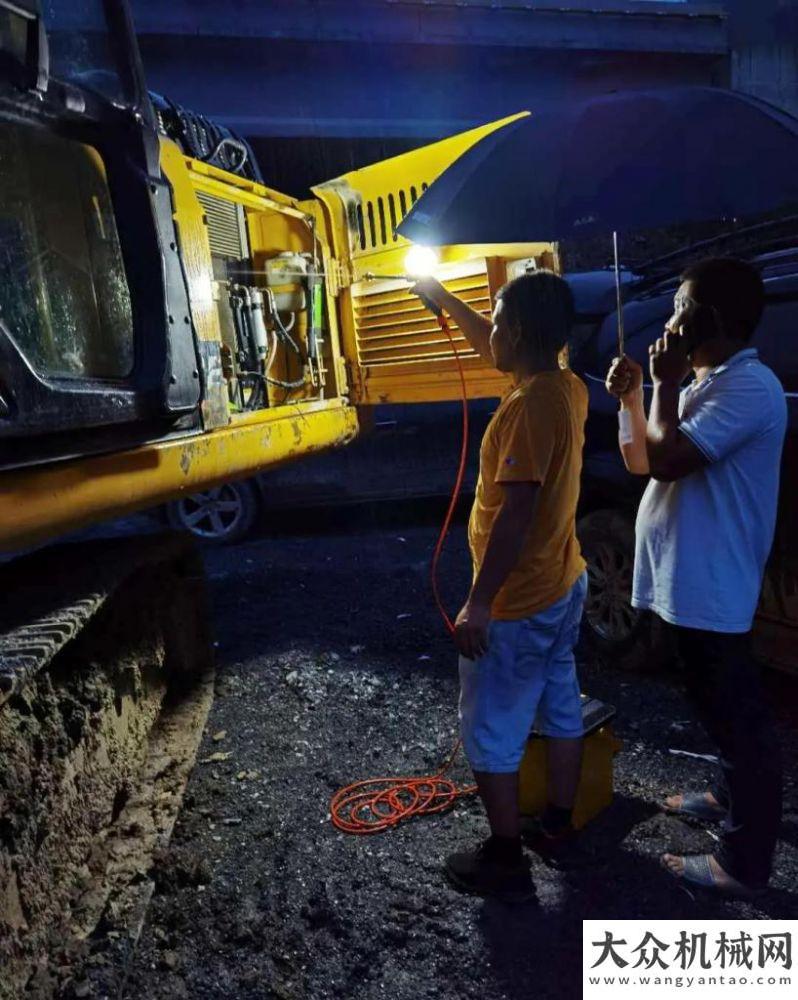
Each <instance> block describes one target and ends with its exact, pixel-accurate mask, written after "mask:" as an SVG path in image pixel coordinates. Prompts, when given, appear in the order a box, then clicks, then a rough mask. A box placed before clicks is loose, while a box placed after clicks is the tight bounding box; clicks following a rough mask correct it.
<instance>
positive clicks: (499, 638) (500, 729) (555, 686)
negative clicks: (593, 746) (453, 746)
mask: <svg viewBox="0 0 798 1000" xmlns="http://www.w3.org/2000/svg"><path fill="white" fill-rule="evenodd" d="M586 595H587V573H583V574H582V576H580V577H579V579H578V580H577V581H576V583H575V584H574V585H573V587H572V588H571V589H570V590H569V591H568V593H567V594H566V595H565V597H563V598H561V599H560V600H559V601H556V602H555V603H554V604H552V605H550V606H549V607H548V608H546V609H545V610H544V611H540V612H539V613H538V614H536V615H532V616H531V617H530V618H520V619H518V620H516V621H492V622H491V623H490V626H489V629H488V650H487V652H486V653H485V654H484V656H481V657H480V658H479V659H478V660H468V659H466V658H465V657H464V656H461V657H460V733H461V736H462V739H463V747H464V749H465V752H466V756H467V757H468V761H469V763H470V764H471V767H472V768H473V769H474V770H475V771H488V772H493V773H510V772H513V771H517V770H518V767H519V765H520V763H521V758H522V757H523V755H524V750H525V748H526V743H527V740H528V739H529V734H530V732H531V730H532V727H533V725H534V724H535V722H536V721H537V728H538V730H539V731H540V732H541V733H543V734H544V735H545V736H555V737H557V736H558V737H560V738H567V739H574V738H577V737H580V736H581V735H582V732H583V730H582V706H581V702H580V698H579V681H578V680H577V677H576V661H575V660H574V646H575V645H576V641H577V639H578V638H579V624H580V622H581V620H582V608H583V606H584V603H585V597H586Z"/></svg>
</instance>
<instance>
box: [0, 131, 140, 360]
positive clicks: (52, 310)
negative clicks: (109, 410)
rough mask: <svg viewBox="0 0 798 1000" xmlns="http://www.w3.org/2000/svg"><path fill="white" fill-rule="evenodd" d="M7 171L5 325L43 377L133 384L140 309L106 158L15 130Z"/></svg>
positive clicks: (2, 239) (0, 297) (2, 273)
mask: <svg viewBox="0 0 798 1000" xmlns="http://www.w3.org/2000/svg"><path fill="white" fill-rule="evenodd" d="M0 171H2V176H3V184H2V186H0V323H2V324H3V326H4V327H5V329H6V330H7V332H8V333H9V334H10V336H11V337H12V338H13V339H14V340H15V342H16V344H17V346H18V347H19V349H20V350H21V351H22V353H23V354H24V355H25V357H26V358H27V361H28V363H29V364H30V365H31V366H32V367H33V368H34V369H35V370H36V371H37V372H38V373H39V374H41V375H44V376H56V377H70V376H72V377H80V378H101V379H123V378H124V377H125V376H127V375H129V374H130V372H131V370H132V368H133V362H134V353H133V344H134V340H133V318H132V308H131V300H130V294H129V291H128V285H127V280H126V277H125V270H124V265H123V262H122V253H121V249H120V245H119V237H118V234H117V229H116V222H115V219H114V213H113V208H112V205H111V198H110V194H109V191H108V188H107V185H106V180H105V171H104V169H103V164H102V160H101V159H100V156H99V154H98V153H97V152H96V150H94V149H93V148H92V147H90V146H86V145H84V144H82V143H79V142H74V141H71V140H68V139H64V138H62V137H60V136H56V135H54V134H52V133H47V132H44V131H43V130H39V129H36V128H32V127H29V126H20V125H13V124H10V123H6V124H5V125H4V126H3V129H2V130H0Z"/></svg>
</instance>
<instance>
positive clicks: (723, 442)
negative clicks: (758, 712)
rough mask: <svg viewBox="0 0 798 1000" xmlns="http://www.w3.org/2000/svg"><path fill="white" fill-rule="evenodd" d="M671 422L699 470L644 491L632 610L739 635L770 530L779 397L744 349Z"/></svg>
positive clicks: (782, 425)
mask: <svg viewBox="0 0 798 1000" xmlns="http://www.w3.org/2000/svg"><path fill="white" fill-rule="evenodd" d="M679 417H680V424H679V429H680V431H681V432H682V433H683V434H685V435H686V436H687V437H688V438H690V440H691V441H692V442H693V444H694V445H696V447H697V448H699V449H700V450H701V451H702V452H703V454H704V456H705V457H706V459H707V462H708V464H707V465H706V466H704V467H703V468H701V469H698V470H697V471H696V472H692V473H690V475H688V476H685V477H684V478H683V479H679V480H677V481H676V482H673V483H659V482H656V480H654V479H652V480H651V481H650V482H649V484H648V486H647V487H646V491H645V493H644V494H643V499H642V500H641V502H640V507H639V509H638V512H637V524H636V536H637V537H636V545H635V568H634V583H633V587H632V604H633V605H634V606H635V607H636V608H644V609H647V610H649V611H653V612H655V614H657V615H659V616H660V617H661V618H664V619H665V621H667V622H671V623H672V624H674V625H682V626H685V627H686V628H695V629H705V630H707V631H710V632H738V633H739V632H747V631H749V630H750V628H751V625H752V623H753V618H754V612H755V611H756V606H757V603H758V601H759V593H760V590H761V587H762V577H763V575H764V570H765V563H766V561H767V558H768V554H769V553H770V547H771V545H772V544H773V533H774V530H775V526H776V508H777V503H778V492H779V470H780V465H781V449H782V445H783V443H784V435H785V431H786V426H787V404H786V400H785V397H784V390H783V389H782V386H781V383H780V382H779V380H778V379H777V378H776V376H775V375H774V374H773V372H772V371H771V370H770V368H768V367H767V366H766V365H763V364H762V363H761V362H760V360H759V358H758V355H757V352H756V350H755V349H754V348H748V349H746V350H743V351H739V352H738V353H737V354H735V355H733V356H732V357H731V358H729V360H728V361H726V362H725V363H724V364H722V365H719V366H718V367H717V368H714V369H713V370H712V371H711V372H710V373H709V375H707V377H706V378H705V379H704V380H703V381H702V382H701V383H699V384H696V383H692V384H690V385H688V386H687V388H686V389H684V390H683V391H682V393H681V395H680V397H679Z"/></svg>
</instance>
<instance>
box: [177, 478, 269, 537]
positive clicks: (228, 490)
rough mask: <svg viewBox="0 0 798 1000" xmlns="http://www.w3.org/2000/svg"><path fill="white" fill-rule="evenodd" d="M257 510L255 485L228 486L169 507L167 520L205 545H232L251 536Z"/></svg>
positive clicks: (239, 484) (234, 484)
mask: <svg viewBox="0 0 798 1000" xmlns="http://www.w3.org/2000/svg"><path fill="white" fill-rule="evenodd" d="M258 508H259V503H258V494H257V492H256V490H255V487H254V486H253V485H252V483H250V482H236V483H225V484H224V485H223V486H216V487H214V488H213V489H211V490H204V491H203V492H202V493H192V494H191V495H190V496H186V497H182V498H181V499H180V500H175V501H173V502H172V503H170V504H167V506H166V519H167V520H168V522H169V524H170V525H171V526H172V527H173V528H177V529H178V530H179V531H188V532H190V533H191V534H192V535H194V537H195V538H198V539H200V540H201V541H203V542H208V543H210V544H211V545H229V544H230V543H232V542H240V541H241V540H242V539H243V538H245V537H246V536H247V535H248V534H249V532H250V531H251V530H252V527H253V525H254V524H255V521H256V519H257V516H258Z"/></svg>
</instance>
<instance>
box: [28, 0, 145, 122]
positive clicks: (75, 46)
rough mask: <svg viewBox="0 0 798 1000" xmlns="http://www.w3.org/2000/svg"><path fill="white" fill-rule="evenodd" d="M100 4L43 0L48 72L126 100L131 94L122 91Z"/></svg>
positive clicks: (101, 0)
mask: <svg viewBox="0 0 798 1000" xmlns="http://www.w3.org/2000/svg"><path fill="white" fill-rule="evenodd" d="M104 8H105V3H104V0H43V2H42V17H43V19H44V23H45V27H46V28H47V39H48V43H49V46H50V74H51V75H52V76H54V77H55V78H56V79H59V80H63V81H65V82H71V83H75V84H78V85H79V86H81V87H85V88H86V89H87V90H93V91H95V92H96V93H98V94H100V95H102V96H103V97H106V98H107V99H108V100H110V101H112V102H113V103H114V104H128V103H129V102H130V101H132V100H133V97H134V95H133V94H129V93H126V90H125V85H124V83H123V78H122V76H121V74H120V72H119V65H118V63H117V58H116V54H115V50H114V46H113V43H112V38H111V35H110V34H109V31H108V25H107V21H106V17H105V10H104Z"/></svg>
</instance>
